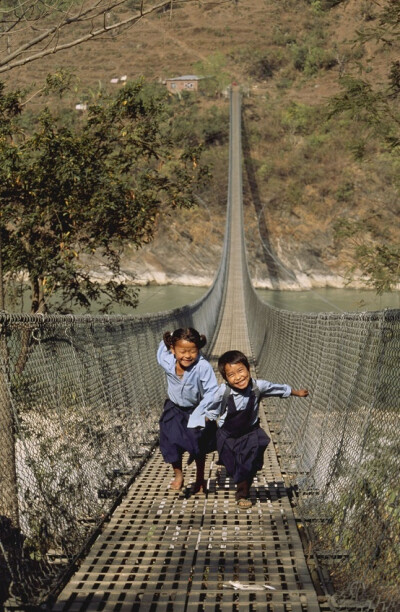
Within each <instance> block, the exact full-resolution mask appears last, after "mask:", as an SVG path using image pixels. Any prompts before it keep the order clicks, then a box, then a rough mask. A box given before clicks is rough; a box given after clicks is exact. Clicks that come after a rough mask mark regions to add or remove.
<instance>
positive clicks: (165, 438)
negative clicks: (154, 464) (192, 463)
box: [160, 399, 216, 463]
mask: <svg viewBox="0 0 400 612" xmlns="http://www.w3.org/2000/svg"><path fill="white" fill-rule="evenodd" d="M193 410H194V409H191V408H189V409H187V410H185V409H183V408H179V407H178V406H176V404H174V402H171V400H170V399H167V400H165V403H164V409H163V413H162V415H161V418H160V450H161V454H162V456H163V459H164V461H165V462H166V463H177V462H178V461H180V460H181V459H182V455H183V453H184V452H188V453H189V454H190V455H191V458H192V459H196V458H198V457H202V456H204V455H205V454H206V453H208V452H210V451H211V450H215V448H216V442H215V429H216V425H215V423H214V422H213V423H211V422H210V423H207V425H206V427H205V428H204V427H190V428H188V426H187V425H188V421H189V417H190V415H191V414H192V412H193Z"/></svg>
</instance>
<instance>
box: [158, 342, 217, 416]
mask: <svg viewBox="0 0 400 612" xmlns="http://www.w3.org/2000/svg"><path fill="white" fill-rule="evenodd" d="M157 361H158V363H159V364H160V366H161V367H162V368H163V369H164V370H165V373H166V375H167V387H168V397H169V399H170V400H171V402H174V404H177V405H178V406H182V407H184V408H195V409H194V410H193V412H192V414H191V415H190V417H189V422H188V427H199V426H200V427H205V424H206V423H205V410H206V409H207V408H208V407H210V406H211V405H212V404H213V403H214V398H215V394H216V393H217V391H218V382H217V378H216V376H215V374H214V370H213V369H212V366H211V364H210V363H209V362H208V361H207V360H206V359H204V357H203V356H202V355H201V354H199V357H198V359H197V360H196V361H195V363H194V364H193V365H191V366H190V367H189V368H187V370H185V372H184V374H183V376H182V377H180V376H178V375H177V373H176V369H175V367H176V359H175V355H173V354H172V353H171V351H169V350H168V349H167V347H166V346H165V343H164V340H162V341H161V342H160V345H159V347H158V351H157Z"/></svg>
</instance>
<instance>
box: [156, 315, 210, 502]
mask: <svg viewBox="0 0 400 612" xmlns="http://www.w3.org/2000/svg"><path fill="white" fill-rule="evenodd" d="M206 342H207V340H206V337H205V336H204V335H200V334H199V332H198V331H196V330H195V329H193V328H192V327H188V328H186V329H184V328H180V329H176V330H175V331H174V332H173V333H172V334H171V332H165V334H164V335H163V340H162V341H161V343H160V345H159V347H158V351H157V361H158V363H159V364H160V366H161V367H162V368H163V369H164V370H165V373H166V377H167V387H168V399H167V400H166V401H165V403H164V409H163V413H162V415H161V418H160V450H161V453H162V456H163V458H164V461H166V463H171V464H172V467H173V470H174V479H173V481H172V482H171V489H172V490H173V491H180V490H181V489H182V487H183V471H182V456H183V453H184V452H185V451H186V452H188V453H189V455H190V459H193V458H194V460H195V461H196V467H197V474H196V482H195V485H194V492H196V493H197V492H199V491H203V492H204V491H205V480H204V465H205V456H206V453H207V452H208V451H209V450H214V448H215V442H214V443H213V440H212V437H213V433H214V438H215V424H213V423H211V422H207V423H206V420H205V410H206V409H207V408H208V407H210V406H211V405H212V404H213V402H214V397H215V393H216V392H217V391H218V383H217V379H216V376H215V374H214V371H213V369H212V366H211V364H210V363H209V362H208V361H207V360H206V359H205V358H204V357H203V356H202V355H201V353H200V350H201V349H202V348H203V347H204V346H205V344H206Z"/></svg>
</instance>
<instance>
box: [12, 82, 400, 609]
mask: <svg viewBox="0 0 400 612" xmlns="http://www.w3.org/2000/svg"><path fill="white" fill-rule="evenodd" d="M240 117H241V108H240V93H239V91H238V90H233V92H232V95H231V118H230V161H229V181H228V185H229V187H228V198H227V225H226V235H225V242H224V248H223V255H222V258H221V263H220V267H219V271H218V273H217V275H216V278H215V281H214V283H213V286H212V287H211V288H210V290H209V291H208V292H207V294H206V295H205V296H204V297H203V298H202V299H201V300H199V301H198V302H196V303H195V304H191V305H188V306H185V307H183V308H179V309H176V310H173V311H169V312H165V313H158V314H157V315H148V316H144V317H118V316H108V317H90V316H76V317H75V316H70V317H62V316H45V317H39V316H28V315H26V316H24V315H10V314H7V313H0V326H1V327H0V331H1V337H0V349H1V352H0V359H1V372H0V426H1V427H0V445H1V446H0V448H2V449H3V450H2V451H1V453H2V457H3V458H4V462H3V463H4V471H3V474H2V475H1V476H0V479H1V485H2V486H1V491H0V515H1V516H0V519H1V522H0V546H1V547H0V570H1V573H2V574H1V575H2V577H3V579H2V587H1V589H0V596H1V597H2V600H3V602H4V607H5V609H6V610H16V609H20V610H24V609H27V610H32V609H43V610H45V609H49V610H55V611H57V612H61V611H65V612H66V611H74V612H76V611H78V610H82V611H83V610H110V611H111V610H115V611H117V610H138V611H141V612H147V611H154V612H162V611H163V612H166V611H173V612H186V611H188V612H190V611H191V610H193V611H194V610H196V611H198V612H201V611H206V610H210V611H211V610H216V611H218V610H220V611H223V610H226V611H228V610H231V611H239V612H240V611H242V610H263V611H268V612H339V611H345V610H354V611H360V612H361V611H362V612H366V611H371V612H372V611H376V612H378V611H379V612H396V611H398V610H399V609H400V588H399V584H398V570H399V542H400V529H399V524H400V521H399V518H400V514H399V506H400V504H399V495H400V488H399V479H398V473H399V467H400V453H399V442H398V431H399V427H398V421H399V400H398V397H399V386H400V384H399V380H400V375H399V371H400V370H399V367H398V365H399V344H400V334H399V331H400V311H398V310H385V311H379V312H372V313H371V312H370V313H354V314H352V313H343V314H339V315H338V314H335V313H320V314H317V313H305V314H304V313H302V314H300V313H294V312H287V311H282V310H278V309H274V308H271V307H269V306H267V305H266V304H265V303H263V302H261V301H260V300H259V299H258V297H257V295H256V293H255V291H254V289H253V287H252V285H251V281H250V278H249V274H248V269H247V262H246V251H245V243H244V232H243V215H242V171H241V165H242V154H241V121H240ZM182 326H193V327H195V328H197V329H198V330H199V331H200V332H201V333H204V334H205V335H206V336H207V338H208V339H209V342H208V345H207V347H206V350H205V352H206V355H207V357H208V358H209V359H210V361H211V363H212V364H213V365H214V366H215V364H216V360H217V358H218V356H219V355H220V354H221V353H222V352H224V351H226V350H228V349H232V348H235V349H239V350H242V351H243V352H244V353H246V354H247V355H248V356H249V357H250V360H251V363H252V368H253V374H256V373H257V375H258V377H262V378H267V379H268V380H272V381H275V382H288V383H289V384H291V385H292V386H293V387H300V386H303V387H307V388H308V389H309V390H310V397H309V398H307V400H299V399H298V398H289V399H287V400H278V399H269V400H268V401H265V402H264V403H263V407H264V410H263V411H262V414H261V424H262V426H263V428H264V429H265V430H266V431H267V432H268V433H269V435H270V437H271V438H272V440H273V443H271V444H270V445H269V447H268V449H267V451H266V453H265V465H264V468H263V469H262V471H260V472H259V473H258V474H257V477H256V479H255V481H254V483H253V485H252V488H251V495H250V496H251V499H252V501H253V506H252V507H251V508H250V509H248V510H241V509H239V508H238V507H237V505H236V503H235V497H234V485H233V483H232V482H231V481H230V479H229V478H228V477H227V475H226V473H225V471H224V469H223V468H222V469H221V468H220V467H219V466H218V465H217V456H216V453H214V454H209V455H208V456H207V464H206V476H207V482H208V490H207V492H206V494H203V493H196V494H195V493H194V492H193V490H192V486H191V485H192V484H193V483H194V480H195V467H193V465H190V466H186V468H185V473H184V478H185V487H184V489H183V490H182V491H181V492H173V491H171V490H170V489H169V482H170V480H171V469H170V466H168V465H165V464H164V463H163V460H162V457H161V454H160V452H159V450H158V448H157V435H158V418H159V414H160V411H161V407H162V403H163V399H164V396H165V388H164V383H163V374H162V372H161V371H160V369H159V367H158V366H157V364H156V359H155V355H156V349H157V346H158V343H159V341H160V339H161V337H162V334H163V332H164V331H166V330H168V329H169V330H173V329H175V328H177V327H182Z"/></svg>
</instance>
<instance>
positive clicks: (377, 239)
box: [329, 0, 400, 294]
mask: <svg viewBox="0 0 400 612" xmlns="http://www.w3.org/2000/svg"><path fill="white" fill-rule="evenodd" d="M374 6H375V8H376V10H377V12H376V13H374V14H373V15H370V18H371V19H373V21H372V25H369V26H368V27H365V28H364V29H363V30H362V31H360V32H358V41H359V43H360V44H361V45H363V44H364V43H366V42H368V41H375V43H376V45H377V49H382V46H383V47H384V48H387V49H389V48H393V49H394V48H395V47H398V45H399V40H400V0H382V1H378V0H376V1H374ZM368 23H371V22H368ZM357 69H358V70H360V69H361V71H362V73H361V76H360V75H359V74H358V75H347V76H345V77H343V78H342V79H341V81H340V82H341V85H342V91H341V93H339V94H338V95H337V96H335V97H333V98H332V99H331V100H330V102H329V116H330V117H332V116H337V115H339V114H345V115H346V116H347V117H348V118H350V119H351V120H352V121H357V123H358V124H359V125H360V128H361V130H362V132H361V133H362V135H363V137H364V139H365V140H367V139H372V138H375V139H377V142H379V143H380V146H381V147H382V148H383V150H384V151H385V154H386V156H387V159H388V161H389V163H393V164H394V166H395V167H396V166H397V167H398V164H399V155H400V106H399V104H400V62H399V61H398V59H395V60H394V61H392V62H391V64H390V65H389V69H388V73H387V81H386V83H384V84H382V85H377V83H376V82H371V81H369V80H368V71H367V70H365V71H364V69H363V67H362V66H361V64H360V63H358V66H357ZM364 152H365V147H364V146H363V143H362V142H361V144H360V145H359V146H358V148H357V153H358V156H359V157H360V158H362V156H363V155H364V154H365V153H364ZM393 187H394V189H396V190H397V192H398V191H399V188H400V182H399V181H397V184H394V185H393ZM398 206H399V204H398V200H397V204H396V211H395V214H397V215H398V213H399V212H400V211H399V209H398ZM376 207H377V209H379V208H380V207H381V205H380V204H379V203H377V205H376ZM371 219H372V217H370V218H368V219H367V218H365V219H361V220H353V221H352V220H348V219H340V220H339V222H338V223H337V225H336V230H335V231H336V236H337V237H338V238H340V240H341V241H342V242H343V244H344V245H345V247H347V248H350V250H351V251H352V256H353V258H354V261H355V264H354V265H353V266H352V267H351V269H350V274H352V273H353V272H354V270H355V269H356V268H357V267H358V268H359V270H360V271H361V274H362V276H363V278H364V280H365V282H366V284H367V285H369V286H372V287H374V288H375V289H376V291H377V293H378V294H380V293H383V292H384V291H390V290H391V289H393V288H395V287H396V285H397V284H398V283H399V282H400V264H399V261H400V244H393V243H391V242H382V236H379V235H378V234H377V232H376V231H375V229H374V225H373V223H371Z"/></svg>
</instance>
